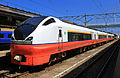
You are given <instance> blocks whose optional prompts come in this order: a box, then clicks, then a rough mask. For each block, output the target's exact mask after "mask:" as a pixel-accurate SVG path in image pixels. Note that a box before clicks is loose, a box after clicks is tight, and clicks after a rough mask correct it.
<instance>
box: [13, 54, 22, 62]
mask: <svg viewBox="0 0 120 78" xmlns="http://www.w3.org/2000/svg"><path fill="white" fill-rule="evenodd" d="M14 60H16V61H19V62H20V61H22V56H20V55H15V56H14Z"/></svg>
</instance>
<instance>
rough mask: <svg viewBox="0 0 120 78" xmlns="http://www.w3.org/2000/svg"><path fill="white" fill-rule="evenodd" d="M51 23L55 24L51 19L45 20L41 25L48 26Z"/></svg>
mask: <svg viewBox="0 0 120 78" xmlns="http://www.w3.org/2000/svg"><path fill="white" fill-rule="evenodd" d="M53 22H55V20H54V19H53V18H51V19H49V20H47V21H46V22H45V23H44V24H43V25H48V24H50V23H53Z"/></svg>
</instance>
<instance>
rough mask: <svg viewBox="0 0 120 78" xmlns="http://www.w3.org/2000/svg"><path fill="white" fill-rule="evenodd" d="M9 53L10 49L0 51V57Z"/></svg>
mask: <svg viewBox="0 0 120 78" xmlns="http://www.w3.org/2000/svg"><path fill="white" fill-rule="evenodd" d="M9 53H10V50H4V51H0V57H3V56H7V55H8V54H9Z"/></svg>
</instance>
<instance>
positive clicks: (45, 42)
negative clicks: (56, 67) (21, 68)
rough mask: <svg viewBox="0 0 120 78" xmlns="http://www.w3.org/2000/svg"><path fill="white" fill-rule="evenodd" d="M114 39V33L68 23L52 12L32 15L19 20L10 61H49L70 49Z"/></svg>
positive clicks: (21, 62)
mask: <svg viewBox="0 0 120 78" xmlns="http://www.w3.org/2000/svg"><path fill="white" fill-rule="evenodd" d="M111 40H114V34H111V33H107V32H103V31H98V30H94V29H91V28H87V27H84V26H78V25H72V24H68V23H65V22H63V21H61V20H59V19H58V18H56V17H52V16H39V17H32V18H29V19H27V20H26V21H24V22H22V23H21V24H19V26H17V28H16V29H15V30H14V32H13V34H12V41H11V45H10V51H11V63H13V64H17V65H25V66H37V65H43V64H45V63H48V64H49V63H51V62H53V61H55V60H56V59H58V58H64V57H66V55H67V52H69V51H70V50H73V49H77V48H82V47H87V46H91V45H95V44H99V43H102V42H108V41H111Z"/></svg>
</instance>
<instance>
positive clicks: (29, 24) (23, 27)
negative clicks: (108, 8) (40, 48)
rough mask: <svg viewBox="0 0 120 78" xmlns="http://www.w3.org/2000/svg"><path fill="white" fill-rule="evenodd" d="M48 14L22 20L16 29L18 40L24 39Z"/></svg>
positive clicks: (15, 34) (15, 33)
mask: <svg viewBox="0 0 120 78" xmlns="http://www.w3.org/2000/svg"><path fill="white" fill-rule="evenodd" d="M45 18H47V16H40V17H33V18H30V19H28V20H26V21H24V22H22V23H21V24H20V25H19V26H18V27H17V28H16V29H15V31H14V36H15V39H16V40H24V39H25V38H26V37H27V36H28V35H29V34H31V33H32V32H33V31H34V30H35V29H36V28H37V26H38V25H39V24H40V23H41V22H42V21H43V20H44V19H45Z"/></svg>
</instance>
